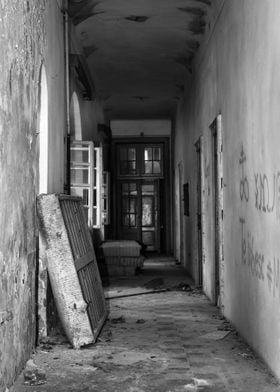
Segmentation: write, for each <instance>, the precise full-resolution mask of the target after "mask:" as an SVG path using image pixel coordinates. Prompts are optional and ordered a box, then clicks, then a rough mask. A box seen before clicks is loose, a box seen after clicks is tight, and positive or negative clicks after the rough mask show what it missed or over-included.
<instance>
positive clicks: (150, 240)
mask: <svg viewBox="0 0 280 392" xmlns="http://www.w3.org/2000/svg"><path fill="white" fill-rule="evenodd" d="M154 236H155V233H154V232H153V231H143V232H142V242H143V244H145V245H154Z"/></svg>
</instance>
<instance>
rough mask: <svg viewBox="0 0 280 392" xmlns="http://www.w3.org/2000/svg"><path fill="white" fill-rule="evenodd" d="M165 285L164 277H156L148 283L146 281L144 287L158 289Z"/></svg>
mask: <svg viewBox="0 0 280 392" xmlns="http://www.w3.org/2000/svg"><path fill="white" fill-rule="evenodd" d="M163 286H164V280H163V279H162V278H155V279H152V280H150V281H149V282H147V283H144V287H146V289H154V290H156V289H159V288H162V287H163Z"/></svg>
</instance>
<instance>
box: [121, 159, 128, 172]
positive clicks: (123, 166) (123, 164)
mask: <svg viewBox="0 0 280 392" xmlns="http://www.w3.org/2000/svg"><path fill="white" fill-rule="evenodd" d="M121 174H127V161H121Z"/></svg>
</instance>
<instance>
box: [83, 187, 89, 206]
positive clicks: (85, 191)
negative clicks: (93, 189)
mask: <svg viewBox="0 0 280 392" xmlns="http://www.w3.org/2000/svg"><path fill="white" fill-rule="evenodd" d="M88 191H89V190H88V189H83V204H85V205H86V206H88Z"/></svg>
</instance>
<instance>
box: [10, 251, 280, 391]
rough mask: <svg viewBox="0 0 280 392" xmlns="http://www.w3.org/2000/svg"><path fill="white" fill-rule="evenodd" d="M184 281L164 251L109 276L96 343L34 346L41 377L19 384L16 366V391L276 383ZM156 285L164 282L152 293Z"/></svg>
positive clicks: (238, 387) (255, 387)
mask: <svg viewBox="0 0 280 392" xmlns="http://www.w3.org/2000/svg"><path fill="white" fill-rule="evenodd" d="M147 283H148V284H147ZM189 284H191V282H190V280H189V279H188V277H187V276H186V275H185V273H184V270H183V269H182V268H180V267H179V266H176V264H175V262H174V261H173V260H172V259H167V258H164V259H159V258H158V259H153V260H150V261H148V262H146V266H145V268H144V270H143V273H142V274H140V275H138V276H135V277H132V278H130V279H127V278H125V279H124V278H123V279H118V280H113V279H112V280H111V282H110V285H109V286H108V287H106V296H107V297H110V298H111V299H108V300H107V301H108V306H109V309H110V314H109V320H108V321H107V323H106V324H105V326H104V328H103V330H102V333H101V335H100V337H99V340H98V343H97V344H95V345H94V346H91V347H88V348H84V349H82V350H78V351H76V350H73V349H71V348H70V347H69V345H68V344H66V343H64V344H56V345H50V346H47V348H46V346H41V347H38V350H37V353H36V355H35V356H34V358H33V362H34V363H35V365H36V366H38V368H39V369H40V371H42V373H44V374H45V375H46V382H45V383H44V381H43V384H42V385H40V386H27V385H23V381H24V378H23V374H22V375H21V377H19V379H18V380H17V382H16V384H15V387H14V391H16V392H22V391H25V392H26V391H30V392H39V391H40V392H46V391H60V392H64V391H67V392H69V391H78V392H86V391H101V392H102V391H104V392H107V391H110V392H111V391H112V392H118V391H119V392H183V391H213V392H214V391H215V392H222V391H231V392H233V391H238V392H245V391H246V392H247V391H251V392H276V391H280V387H279V385H278V383H277V382H276V380H275V379H274V378H273V377H272V376H271V375H270V374H269V372H268V370H267V369H266V367H265V366H264V364H263V363H262V362H261V361H260V360H259V359H258V358H256V357H255V356H254V354H253V353H252V352H251V351H250V349H249V348H248V347H247V346H246V345H245V343H244V342H242V340H241V339H240V337H239V336H238V335H237V334H236V332H235V331H234V330H231V327H230V325H229V324H228V323H227V322H226V321H225V320H223V319H222V318H221V317H220V315H219V312H218V310H217V308H216V307H214V306H213V305H211V304H210V303H209V301H208V300H207V299H206V298H205V296H204V295H202V294H201V293H200V292H199V291H198V290H190V287H189V286H188V285H189ZM154 288H156V289H166V288H168V289H170V290H167V291H163V292H158V293H151V292H152V291H153V290H154ZM189 290H190V291H189Z"/></svg>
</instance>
